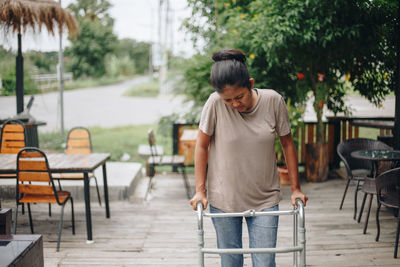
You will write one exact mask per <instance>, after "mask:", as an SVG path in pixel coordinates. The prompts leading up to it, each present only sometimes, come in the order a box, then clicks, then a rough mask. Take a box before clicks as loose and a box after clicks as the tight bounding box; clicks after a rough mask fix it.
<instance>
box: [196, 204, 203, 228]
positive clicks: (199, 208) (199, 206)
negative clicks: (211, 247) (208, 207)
mask: <svg viewBox="0 0 400 267" xmlns="http://www.w3.org/2000/svg"><path fill="white" fill-rule="evenodd" d="M196 206H197V210H196V212H197V224H198V229H199V230H200V229H201V230H202V229H203V203H201V201H199V202H197V203H196Z"/></svg>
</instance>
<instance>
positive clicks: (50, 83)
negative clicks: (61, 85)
mask: <svg viewBox="0 0 400 267" xmlns="http://www.w3.org/2000/svg"><path fill="white" fill-rule="evenodd" d="M31 78H32V80H33V81H34V83H35V84H36V85H37V86H38V88H39V89H43V90H45V89H52V88H57V87H58V80H59V77H58V75H57V73H54V74H53V73H51V74H39V75H32V76H31ZM63 80H64V82H65V83H68V82H72V72H67V73H64V74H63Z"/></svg>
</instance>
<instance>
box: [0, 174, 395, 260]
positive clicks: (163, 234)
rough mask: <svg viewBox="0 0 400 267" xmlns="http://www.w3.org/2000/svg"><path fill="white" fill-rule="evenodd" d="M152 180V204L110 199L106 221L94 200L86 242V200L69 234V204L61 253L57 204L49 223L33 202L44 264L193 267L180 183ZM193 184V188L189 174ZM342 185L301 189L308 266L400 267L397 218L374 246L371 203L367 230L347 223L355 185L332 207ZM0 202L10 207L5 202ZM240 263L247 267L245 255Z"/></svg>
mask: <svg viewBox="0 0 400 267" xmlns="http://www.w3.org/2000/svg"><path fill="white" fill-rule="evenodd" d="M154 181H155V189H154V191H153V198H152V199H151V201H150V202H148V203H130V202H111V203H110V208H111V219H106V218H105V212H104V208H102V207H99V205H98V204H97V203H96V202H95V201H93V202H92V218H93V238H94V240H95V242H94V243H93V244H86V226H85V212H84V203H83V202H78V203H76V206H75V216H76V227H77V228H76V232H77V233H76V235H75V236H73V235H72V233H71V221H70V218H71V217H70V207H69V205H67V207H66V208H65V217H64V229H63V234H62V238H61V240H62V241H61V248H60V252H56V249H55V248H56V240H57V225H58V219H59V211H60V209H59V207H56V206H55V205H53V216H52V217H50V218H49V217H48V214H47V206H46V205H34V206H33V207H32V209H33V217H34V224H35V231H36V233H41V234H43V237H44V256H45V266H146V267H149V266H157V267H160V266H171V267H172V266H197V251H196V247H197V232H196V229H197V222H196V217H195V214H194V212H193V211H192V210H191V207H190V206H189V205H188V201H187V199H186V194H185V189H184V186H183V181H182V178H181V177H180V175H157V176H156V177H155V179H154ZM191 182H192V185H193V182H194V181H193V177H191ZM344 185H345V181H344V180H341V179H333V180H329V181H327V182H324V183H314V184H311V183H306V184H303V185H302V187H303V191H304V192H306V193H307V194H308V196H309V197H310V200H309V203H308V205H307V207H306V229H307V233H306V237H307V266H324V267H328V266H400V259H393V246H394V234H395V225H396V219H395V218H394V217H393V216H392V215H391V214H389V212H386V211H383V212H382V216H381V222H382V226H381V227H382V228H381V238H380V241H379V242H375V233H376V228H375V207H376V203H375V202H374V205H373V210H372V212H371V218H370V224H369V227H368V233H367V234H366V235H363V234H362V226H363V224H358V223H357V222H356V221H354V220H353V219H352V213H353V208H352V194H351V193H352V192H353V190H354V187H351V188H350V189H349V192H350V194H349V195H348V197H347V199H346V201H345V204H344V208H343V210H341V211H339V209H338V206H339V202H340V197H341V194H342V192H343V189H344ZM288 199H289V188H288V187H284V188H283V201H282V202H281V205H280V208H281V209H289V208H290V205H289V201H288ZM360 200H361V196H360ZM2 205H3V207H13V206H14V202H13V201H11V200H6V201H4V200H3V202H2ZM291 223H292V218H291V217H287V216H284V217H281V218H280V222H279V224H280V226H279V234H278V246H288V245H290V244H291V242H292V241H291V235H292V226H291ZM204 225H205V229H206V234H205V235H206V238H205V239H206V247H212V246H215V237H214V230H213V227H212V224H211V221H210V219H209V218H205V222H204ZM244 232H246V231H244ZM17 233H20V234H22V233H24V234H29V223H28V216H27V214H25V215H21V214H20V215H19V223H18V231H17ZM245 239H247V238H246V237H245ZM244 244H247V242H246V241H244ZM206 266H219V257H218V256H213V255H207V256H206ZM245 266H251V260H250V258H249V256H246V257H245ZM277 266H292V254H279V255H277Z"/></svg>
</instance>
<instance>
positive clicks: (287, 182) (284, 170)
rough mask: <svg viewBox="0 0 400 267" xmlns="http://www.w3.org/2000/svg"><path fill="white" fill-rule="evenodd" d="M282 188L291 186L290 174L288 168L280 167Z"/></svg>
mask: <svg viewBox="0 0 400 267" xmlns="http://www.w3.org/2000/svg"><path fill="white" fill-rule="evenodd" d="M278 173H279V180H280V182H281V186H284V185H290V179H289V172H288V169H287V167H286V166H282V167H278Z"/></svg>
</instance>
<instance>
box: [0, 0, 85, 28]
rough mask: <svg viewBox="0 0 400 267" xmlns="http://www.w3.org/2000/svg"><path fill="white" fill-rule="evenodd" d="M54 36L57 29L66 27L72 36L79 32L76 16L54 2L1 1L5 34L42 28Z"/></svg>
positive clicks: (0, 14)
mask: <svg viewBox="0 0 400 267" xmlns="http://www.w3.org/2000/svg"><path fill="white" fill-rule="evenodd" d="M43 25H44V26H45V27H46V28H47V30H48V31H49V32H50V33H51V34H53V35H54V31H55V29H59V30H60V31H62V30H63V29H64V27H65V26H66V27H67V29H68V31H69V32H70V33H71V34H74V33H76V32H78V23H77V22H76V20H75V18H74V16H73V15H72V14H71V13H70V12H69V11H67V10H65V9H63V8H62V7H61V6H60V4H59V3H57V2H55V1H53V0H0V27H1V28H2V29H3V30H4V31H5V32H9V31H11V32H18V33H22V32H25V31H26V29H27V28H28V27H30V28H32V30H33V31H35V30H36V29H39V31H41V29H42V26H43Z"/></svg>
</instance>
